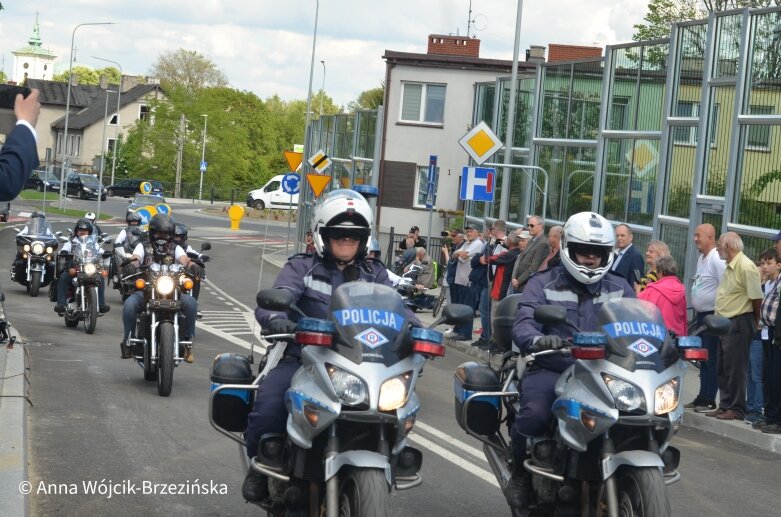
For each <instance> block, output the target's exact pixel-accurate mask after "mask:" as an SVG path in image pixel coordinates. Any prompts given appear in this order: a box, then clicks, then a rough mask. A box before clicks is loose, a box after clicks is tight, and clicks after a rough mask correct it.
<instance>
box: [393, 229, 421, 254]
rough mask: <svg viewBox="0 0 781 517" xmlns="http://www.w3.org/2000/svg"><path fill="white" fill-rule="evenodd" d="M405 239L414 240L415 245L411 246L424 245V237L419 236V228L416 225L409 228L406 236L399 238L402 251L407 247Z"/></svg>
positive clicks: (419, 246) (418, 246)
mask: <svg viewBox="0 0 781 517" xmlns="http://www.w3.org/2000/svg"><path fill="white" fill-rule="evenodd" d="M407 239H412V240H414V241H415V245H414V246H412V247H413V248H425V247H426V239H424V238H423V237H421V236H420V228H418V227H417V226H413V227H412V228H410V229H409V233H408V234H407V236H406V237H405V238H403V239H401V242H399V249H400V250H402V251H404V250H406V249H407Z"/></svg>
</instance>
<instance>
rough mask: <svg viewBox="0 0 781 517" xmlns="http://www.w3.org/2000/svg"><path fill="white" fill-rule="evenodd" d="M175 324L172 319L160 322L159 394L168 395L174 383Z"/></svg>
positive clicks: (158, 353) (158, 351)
mask: <svg viewBox="0 0 781 517" xmlns="http://www.w3.org/2000/svg"><path fill="white" fill-rule="evenodd" d="M175 341H176V336H175V335H174V324H173V323H171V322H170V321H163V322H161V323H160V339H159V340H158V347H157V365H158V367H157V394H158V395H160V396H161V397H167V396H168V395H170V394H171V388H172V387H173V384H174V343H175Z"/></svg>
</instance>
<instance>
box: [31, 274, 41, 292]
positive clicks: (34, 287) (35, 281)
mask: <svg viewBox="0 0 781 517" xmlns="http://www.w3.org/2000/svg"><path fill="white" fill-rule="evenodd" d="M40 288H41V272H40V271H33V272H32V274H31V275H30V296H32V297H33V298H35V297H36V296H38V290H39V289H40Z"/></svg>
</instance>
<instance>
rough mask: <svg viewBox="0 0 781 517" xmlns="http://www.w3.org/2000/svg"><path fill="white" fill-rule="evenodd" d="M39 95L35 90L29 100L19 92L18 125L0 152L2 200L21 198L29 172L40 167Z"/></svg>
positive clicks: (17, 106) (0, 191) (0, 198)
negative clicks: (36, 129)
mask: <svg viewBox="0 0 781 517" xmlns="http://www.w3.org/2000/svg"><path fill="white" fill-rule="evenodd" d="M38 95H39V92H38V90H35V89H33V90H31V91H30V95H28V96H27V97H24V96H23V95H22V94H21V93H20V94H18V95H17V96H16V99H15V100H14V115H16V126H14V129H13V130H12V131H11V133H10V134H9V135H8V136H7V137H6V139H5V144H4V145H3V147H2V149H0V201H11V200H12V199H14V198H15V197H16V196H18V195H19V192H21V191H22V189H23V188H24V183H25V181H27V179H28V178H29V177H30V173H31V172H32V171H33V169H35V168H36V167H38V165H40V162H39V160H38V148H37V142H38V134H37V133H36V132H35V124H36V123H37V122H38V115H40V113H41V104H40V103H39V102H38Z"/></svg>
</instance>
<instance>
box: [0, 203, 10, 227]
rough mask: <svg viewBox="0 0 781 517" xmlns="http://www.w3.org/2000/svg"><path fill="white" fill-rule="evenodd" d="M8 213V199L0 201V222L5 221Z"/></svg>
mask: <svg viewBox="0 0 781 517" xmlns="http://www.w3.org/2000/svg"><path fill="white" fill-rule="evenodd" d="M10 213H11V203H10V202H9V201H6V202H4V203H0V223H7V222H8V214H10Z"/></svg>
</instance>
